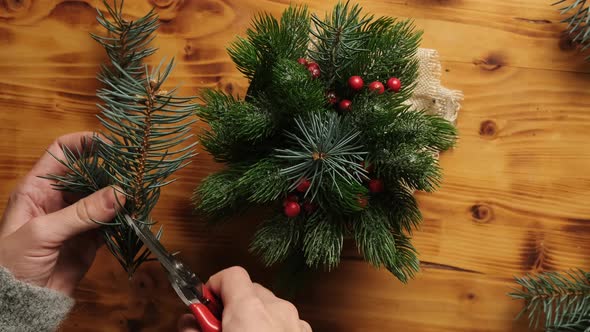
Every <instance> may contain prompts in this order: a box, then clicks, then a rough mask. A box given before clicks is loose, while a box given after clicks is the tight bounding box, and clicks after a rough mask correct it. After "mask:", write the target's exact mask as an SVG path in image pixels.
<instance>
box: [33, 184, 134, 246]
mask: <svg viewBox="0 0 590 332" xmlns="http://www.w3.org/2000/svg"><path fill="white" fill-rule="evenodd" d="M124 203H125V195H124V194H123V193H121V190H120V189H117V188H115V187H107V188H103V189H101V190H99V191H97V192H95V193H93V194H91V195H89V196H87V197H85V198H82V199H81V200H79V201H77V202H76V203H74V204H72V205H70V206H68V207H66V208H64V209H61V210H59V211H56V212H54V213H51V214H48V215H46V216H43V217H40V218H39V220H38V221H37V222H38V223H39V226H40V228H41V229H43V230H44V231H43V233H44V234H45V235H44V240H46V241H47V242H51V243H55V244H58V245H61V243H63V242H64V241H66V240H68V239H70V238H72V237H74V236H76V235H78V234H80V233H84V232H86V231H89V230H91V229H95V228H98V227H100V224H98V223H97V222H96V221H98V222H104V223H107V222H110V221H111V220H113V218H115V216H116V214H117V211H118V210H119V208H120V205H123V204H124Z"/></svg>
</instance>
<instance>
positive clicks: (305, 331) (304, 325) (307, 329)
mask: <svg viewBox="0 0 590 332" xmlns="http://www.w3.org/2000/svg"><path fill="white" fill-rule="evenodd" d="M299 323H300V325H301V331H302V332H312V330H311V325H309V323H308V322H306V321H304V320H300V321H299Z"/></svg>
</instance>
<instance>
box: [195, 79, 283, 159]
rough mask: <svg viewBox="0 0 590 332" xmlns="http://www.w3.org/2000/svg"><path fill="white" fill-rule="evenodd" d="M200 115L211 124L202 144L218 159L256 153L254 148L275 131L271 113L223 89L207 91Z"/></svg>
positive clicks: (203, 98)
mask: <svg viewBox="0 0 590 332" xmlns="http://www.w3.org/2000/svg"><path fill="white" fill-rule="evenodd" d="M201 98H202V100H203V102H204V105H202V106H199V107H198V108H197V112H196V113H197V115H198V116H199V117H201V118H202V119H203V120H204V121H206V122H207V123H208V124H209V126H210V127H211V129H210V130H208V131H206V132H205V134H204V135H202V136H201V143H202V144H203V146H204V147H205V149H206V150H207V151H209V152H210V153H211V154H212V155H213V156H214V157H215V159H216V160H217V161H229V160H239V159H240V158H247V157H248V155H249V154H251V153H254V151H253V150H252V147H253V146H254V145H255V144H256V143H259V142H261V141H262V140H264V139H266V138H268V137H270V136H271V135H272V133H273V131H274V127H273V120H272V118H271V115H270V114H269V113H268V112H267V111H266V110H264V109H261V108H259V107H257V106H256V105H254V104H251V103H246V102H244V101H239V100H236V99H235V98H234V97H232V96H230V95H227V94H225V93H223V92H220V91H213V90H207V91H205V92H204V93H203V95H202V97H201Z"/></svg>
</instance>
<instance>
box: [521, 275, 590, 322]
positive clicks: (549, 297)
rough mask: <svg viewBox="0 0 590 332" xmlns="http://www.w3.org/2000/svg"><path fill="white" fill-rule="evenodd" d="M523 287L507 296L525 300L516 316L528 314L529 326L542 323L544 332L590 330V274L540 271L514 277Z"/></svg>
mask: <svg viewBox="0 0 590 332" xmlns="http://www.w3.org/2000/svg"><path fill="white" fill-rule="evenodd" d="M515 279H516V282H517V283H518V284H519V285H520V286H522V287H523V289H522V290H518V289H516V290H515V291H514V292H513V293H510V294H509V295H510V296H512V297H513V298H515V299H522V300H524V301H525V307H524V308H523V310H522V311H521V312H520V314H519V315H518V316H519V317H520V316H521V315H523V314H524V313H526V312H528V318H529V323H530V325H531V326H534V327H535V328H537V327H538V326H539V323H540V322H541V321H542V318H543V316H544V317H545V319H544V325H545V328H546V330H547V331H586V330H588V329H589V328H590V273H588V272H585V271H582V270H572V271H569V272H566V273H557V272H544V273H540V274H537V275H527V276H525V277H523V278H515Z"/></svg>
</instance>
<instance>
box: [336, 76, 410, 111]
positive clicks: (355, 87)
mask: <svg viewBox="0 0 590 332" xmlns="http://www.w3.org/2000/svg"><path fill="white" fill-rule="evenodd" d="M385 84H386V85H387V89H388V90H389V91H393V92H399V90H401V88H402V81H400V80H399V78H397V77H391V78H390V79H388V80H387V82H386V83H385ZM364 86H365V82H364V81H363V78H362V77H360V76H358V75H355V76H350V77H349V78H348V87H349V88H350V89H351V90H352V91H355V92H358V91H361V90H362V89H363V87H364ZM368 88H369V90H370V91H373V92H375V93H378V94H382V93H383V92H385V86H384V85H383V83H381V82H379V81H374V82H371V83H369V86H368ZM351 106H352V102H351V101H350V100H348V99H342V100H341V101H340V103H339V104H338V108H339V109H340V110H341V111H343V112H346V111H350V107H351Z"/></svg>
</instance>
